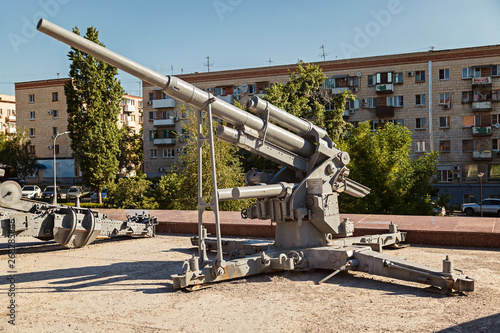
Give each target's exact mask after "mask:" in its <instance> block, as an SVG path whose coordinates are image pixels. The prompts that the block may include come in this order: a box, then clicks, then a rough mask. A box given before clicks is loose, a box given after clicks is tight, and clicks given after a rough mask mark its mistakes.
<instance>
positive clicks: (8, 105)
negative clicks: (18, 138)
mask: <svg viewBox="0 0 500 333" xmlns="http://www.w3.org/2000/svg"><path fill="white" fill-rule="evenodd" d="M0 132H1V133H6V134H13V133H16V97H15V96H12V95H2V94H0Z"/></svg>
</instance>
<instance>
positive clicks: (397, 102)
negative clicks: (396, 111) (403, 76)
mask: <svg viewBox="0 0 500 333" xmlns="http://www.w3.org/2000/svg"><path fill="white" fill-rule="evenodd" d="M386 103H387V104H386V105H387V106H397V107H400V106H403V96H393V97H387V102H386Z"/></svg>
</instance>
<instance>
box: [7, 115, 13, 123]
mask: <svg viewBox="0 0 500 333" xmlns="http://www.w3.org/2000/svg"><path fill="white" fill-rule="evenodd" d="M5 122H6V123H8V122H13V123H15V122H16V116H6V117H5Z"/></svg>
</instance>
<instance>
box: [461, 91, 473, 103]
mask: <svg viewBox="0 0 500 333" xmlns="http://www.w3.org/2000/svg"><path fill="white" fill-rule="evenodd" d="M473 98H474V97H473V93H472V91H463V92H462V103H472V100H473Z"/></svg>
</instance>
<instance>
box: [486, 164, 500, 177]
mask: <svg viewBox="0 0 500 333" xmlns="http://www.w3.org/2000/svg"><path fill="white" fill-rule="evenodd" d="M488 180H495V181H499V180H500V164H491V165H489V167H488Z"/></svg>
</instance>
